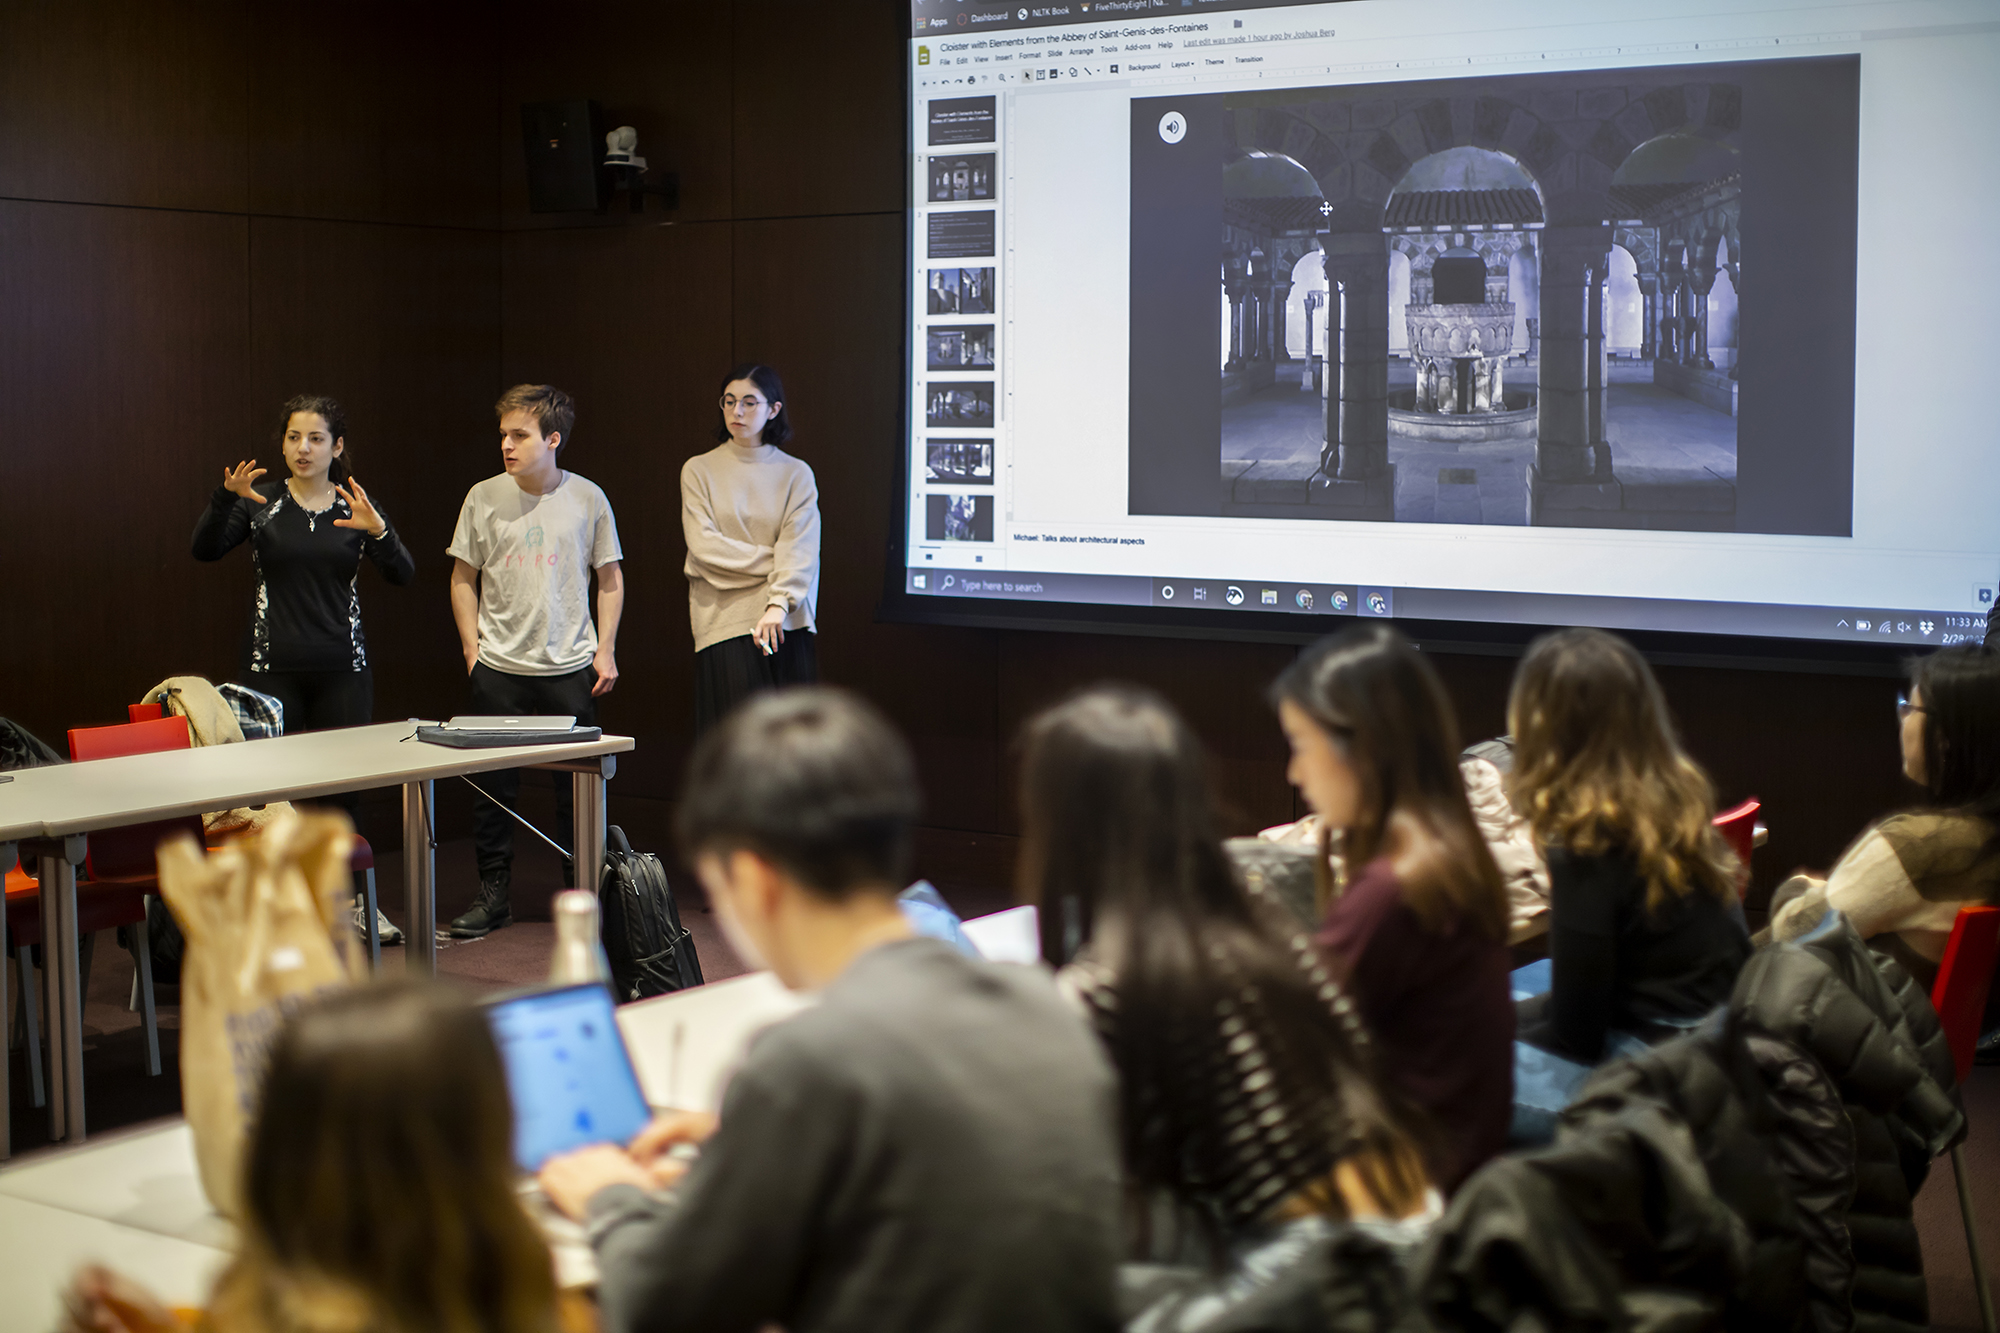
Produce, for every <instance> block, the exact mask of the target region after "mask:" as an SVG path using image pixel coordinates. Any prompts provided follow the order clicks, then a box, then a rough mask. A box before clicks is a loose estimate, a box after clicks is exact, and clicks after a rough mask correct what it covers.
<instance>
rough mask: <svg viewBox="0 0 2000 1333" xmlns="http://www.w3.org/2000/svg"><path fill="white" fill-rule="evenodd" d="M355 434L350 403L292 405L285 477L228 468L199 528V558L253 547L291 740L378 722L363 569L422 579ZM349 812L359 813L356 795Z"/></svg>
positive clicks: (271, 678) (250, 667)
mask: <svg viewBox="0 0 2000 1333" xmlns="http://www.w3.org/2000/svg"><path fill="white" fill-rule="evenodd" d="M346 435H347V420H346V413H345V412H343V411H342V409H341V406H340V404H339V403H337V402H335V401H334V400H333V399H331V398H327V397H324V396H320V395H300V396H299V397H297V398H294V399H292V400H291V401H290V402H288V403H286V404H285V406H284V424H283V428H282V433H281V436H280V440H281V444H282V447H283V449H284V457H285V468H286V473H285V476H284V480H283V481H282V482H278V481H275V480H272V479H270V478H269V473H268V469H266V468H263V467H260V466H258V465H257V464H256V463H255V462H254V461H251V460H247V459H246V460H244V461H242V462H239V463H237V464H236V466H234V467H225V468H224V469H223V472H222V485H221V486H220V487H218V488H217V489H216V491H215V494H214V495H213V496H211V497H210V499H209V504H208V508H207V510H205V511H204V512H203V514H202V516H201V521H200V522H198V523H197V524H196V525H195V530H194V556H195V559H197V560H220V559H221V558H222V557H223V556H225V555H227V554H229V552H230V551H232V550H234V549H235V548H236V547H238V546H240V545H242V544H243V543H244V542H246V541H247V542H248V543H249V544H250V562H251V566H252V568H253V569H254V570H255V572H256V580H257V588H256V597H255V601H254V602H253V603H252V607H253V609H252V611H251V621H250V643H249V649H248V653H247V660H246V661H245V663H244V666H245V668H246V669H247V671H248V675H247V676H246V677H245V682H246V683H247V684H249V685H250V686H251V687H252V688H254V689H258V690H261V691H263V692H264V693H265V694H269V695H272V696H274V697H275V698H277V699H278V700H279V701H280V702H281V703H283V704H284V706H285V730H286V731H287V732H288V733H289V732H299V731H316V730H320V729H322V728H327V727H353V726H361V725H363V724H365V723H367V722H369V721H370V720H371V714H372V711H373V708H374V703H375V682H374V677H373V675H372V673H371V672H370V671H369V667H368V645H367V640H366V638H365V637H364V636H363V634H362V632H361V595H360V592H359V589H358V587H357V583H358V579H359V575H360V569H361V561H362V559H363V557H366V558H367V559H368V561H369V562H370V563H372V564H373V565H374V566H375V567H376V568H377V569H378V570H380V571H381V572H382V577H383V578H384V579H385V580H387V581H388V582H389V583H392V584H395V585H397V586H402V585H404V584H407V583H409V582H410V580H411V579H412V578H413V577H414V576H415V574H416V564H415V562H414V561H413V560H411V558H410V552H409V549H408V548H407V547H405V546H404V545H403V543H402V540H401V539H400V538H399V537H397V535H396V531H395V529H394V528H393V527H392V526H391V525H390V523H389V520H388V518H387V517H386V516H385V515H384V514H383V513H382V511H381V510H380V509H378V508H376V506H375V503H374V501H373V500H372V499H371V498H370V497H369V494H368V492H367V491H366V490H365V489H364V488H363V487H362V485H361V483H360V482H358V481H356V480H355V479H354V476H353V473H352V471H351V468H352V457H351V456H350V455H349V453H348V450H347V440H346ZM341 804H343V805H344V806H346V807H347V808H348V810H349V812H350V813H352V809H353V804H354V802H353V799H352V798H347V799H346V800H344V801H342V802H341ZM377 924H378V927H387V923H386V921H384V922H378V923H377ZM393 932H394V928H393V927H387V928H386V929H384V930H383V942H384V943H390V942H392V938H393V940H400V938H401V936H400V935H399V934H393Z"/></svg>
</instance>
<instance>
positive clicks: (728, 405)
mask: <svg viewBox="0 0 2000 1333" xmlns="http://www.w3.org/2000/svg"><path fill="white" fill-rule="evenodd" d="M763 405H764V400H763V399H762V398H759V397H757V396H755V395H754V394H753V395H751V396H749V397H747V398H737V397H735V396H733V395H731V394H724V395H722V410H723V411H725V412H734V411H735V410H736V409H737V408H739V407H740V408H742V409H743V410H744V411H745V412H748V413H750V414H751V415H752V416H754V415H756V412H757V409H758V408H760V407H762V406H763Z"/></svg>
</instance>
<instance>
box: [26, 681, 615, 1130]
mask: <svg viewBox="0 0 2000 1333" xmlns="http://www.w3.org/2000/svg"><path fill="white" fill-rule="evenodd" d="M415 737H416V723H415V722H414V721H406V722H384V723H378V724H376V725H374V726H368V727H346V728H341V729H338V730H334V731H311V732H304V733H301V734H299V735H296V736H276V737H272V738H270V739H268V740H257V741H245V742H243V743H242V744H240V745H214V746H206V747H203V748H200V749H193V750H169V751H163V752H160V753H156V754H135V755H128V756H126V757H124V758H120V759H98V760H93V761H91V762H90V763H87V764H58V765H52V766H50V767H47V768H30V769H21V770H18V771H16V772H14V773H12V774H10V775H9V776H11V777H12V778H13V779H14V780H13V781H12V782H7V783H0V865H11V864H12V863H13V860H14V844H15V843H17V842H19V841H23V840H27V839H39V840H40V841H37V842H35V843H34V844H33V845H32V847H31V848H30V850H31V851H32V853H33V855H34V856H35V857H36V858H37V859H38V861H39V863H40V879H41V886H42V888H41V891H42V910H43V920H44V922H45V923H46V925H45V928H44V931H43V948H44V952H45V957H46V959H47V976H48V983H49V996H50V1001H49V1006H48V1008H49V1026H50V1041H49V1057H50V1063H51V1065H52V1066H53V1067H52V1068H51V1069H50V1071H49V1073H50V1078H49V1130H50V1137H51V1138H54V1139H63V1140H67V1141H69V1142H71V1143H81V1142H82V1141H83V1139H84V1113H83V996H82V992H81V990H80V988H79V986H78V984H77V946H78V939H77V916H76V871H77V867H78V866H80V865H82V864H83V859H84V852H85V850H86V846H87V839H88V835H90V834H92V833H95V832H99V831H101V830H103V829H109V828H120V827H123V826H125V825H128V824H145V823H151V822H153V821H155V820H162V819H176V818H179V817H181V816H184V815H194V814H201V813H203V812H204V811H209V810H233V809H236V808H237V807H238V806H246V805H265V804H269V803H270V802H272V801H288V800H309V799H312V798H314V797H321V796H332V795H335V794H337V793H340V792H350V791H364V790H368V789H370V788H375V787H393V786H401V787H402V789H403V886H404V890H405V892H406V894H407V898H408V904H409V926H408V929H406V930H405V931H404V937H405V941H406V945H405V947H406V949H407V950H408V954H407V957H408V959H409V960H410V965H412V966H415V967H418V968H421V969H422V970H424V971H427V972H435V971H436V970H437V900H436V885H435V884H434V882H433V872H434V869H435V864H436V862H435V847H436V839H435V837H434V832H435V828H434V819H433V803H432V798H433V784H434V783H435V782H436V781H437V779H439V778H454V777H461V776H467V775H471V774H476V773H490V772H494V771H496V770H500V769H509V768H555V769H561V770H564V771H567V772H569V773H571V774H572V775H573V781H574V783H575V797H576V816H575V827H574V829H573V832H572V836H573V838H574V841H573V842H572V843H571V848H572V853H573V859H574V861H575V863H576V865H577V866H578V867H580V868H583V869H582V878H584V879H586V880H588V881H590V885H589V886H590V887H591V888H593V889H594V888H595V887H596V884H595V876H594V872H593V871H591V870H590V869H588V868H589V867H594V866H600V865H602V864H603V863H604V828H605V820H604V784H605V781H606V779H608V778H610V777H611V775H612V774H613V773H615V772H616V771H617V760H616V759H615V758H614V756H616V755H619V754H623V753H625V752H627V751H629V750H631V749H632V748H633V742H632V738H631V737H629V736H604V737H601V738H600V739H598V740H594V741H584V742H577V743H570V744H561V745H516V746H508V747H505V748H501V749H490V750H460V749H454V748H451V747H449V746H443V745H430V744H426V743H424V742H422V741H419V740H417V739H415ZM4 911H5V908H4V906H0V913H4ZM5 924H6V920H5V917H4V915H0V927H4V925H5ZM5 1005H6V1001H5V996H4V995H0V1025H4V1022H5V1019H6V1009H5ZM0 1030H4V1027H0ZM4 1078H5V1075H4V1073H0V1158H4V1156H5V1155H6V1154H7V1152H8V1151H9V1148H8V1143H9V1140H10V1138H11V1133H10V1127H9V1125H8V1123H7V1105H8V1104H7V1101H6V1099H5V1096H6V1092H7V1087H6V1084H5V1082H4Z"/></svg>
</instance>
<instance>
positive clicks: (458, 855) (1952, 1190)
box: [7, 829, 2000, 1330]
mask: <svg viewBox="0 0 2000 1333" xmlns="http://www.w3.org/2000/svg"><path fill="white" fill-rule="evenodd" d="M1015 852H1016V841H1015V839H1012V838H1005V837H995V836H990V835H986V834H962V833H954V832H950V831H947V830H936V829H927V830H923V831H922V832H921V834H920V835H919V837H918V840H917V849H916V873H917V874H918V875H919V876H921V877H923V878H927V879H929V880H930V881H931V882H932V883H934V884H936V885H937V886H938V888H939V890H940V891H941V892H943V893H944V895H945V897H946V898H947V899H948V900H949V901H950V902H951V904H952V906H953V907H954V908H955V909H956V910H957V911H958V913H959V914H960V915H961V916H965V917H973V916H981V915H984V914H985V913H987V912H993V911H998V910H1000V909H1001V908H1004V907H1007V906H1010V905H1011V904H1012V893H1011V890H1010V888H1009V885H1010V884H1011V882H1012V878H1013V870H1014V856H1015ZM437 866H438V876H437V882H438V919H439V920H440V921H448V920H450V918H451V917H453V916H455V915H457V914H458V913H459V912H462V911H464V910H465V908H466V907H467V906H469V905H470V903H471V901H472V896H473V892H474V889H475V887H476V878H475V876H474V875H473V870H472V848H471V844H470V843H469V842H464V841H461V842H451V843H446V844H444V845H442V846H441V847H439V849H438V860H437ZM560 873H561V872H560V868H559V866H558V865H557V863H556V860H555V857H554V854H553V853H547V854H545V855H542V856H537V855H535V854H534V852H533V850H532V849H525V850H523V851H522V852H521V854H520V855H519V857H518V859H517V860H516V862H515V877H516V884H515V910H516V913H517V917H516V922H515V924H514V925H512V926H509V927H507V928H506V929H504V930H499V931H496V932H494V933H493V934H492V935H489V936H487V937H486V938H485V939H483V940H472V941H452V942H451V943H450V944H449V945H448V946H447V945H440V947H439V950H438V971H439V973H440V974H441V975H442V976H444V977H447V978H450V979H453V980H456V981H459V982H462V983H464V984H466V985H470V986H474V987H477V988H480V989H491V988H495V987H504V986H519V985H525V984H529V983H532V982H535V981H538V980H540V979H541V978H542V977H543V976H544V975H545V973H546V970H547V967H548V958H549V951H550V948H551V946H552V945H553V943H554V928H553V927H552V926H551V925H550V924H549V912H548V901H549V898H550V897H551V896H552V895H553V894H554V892H555V891H556V889H557V887H558V884H559V878H560ZM669 873H670V874H675V883H674V887H675V892H676V894H677V896H678V897H679V899H680V903H681V913H682V919H683V921H684V922H685V923H686V925H687V927H688V929H689V930H690V931H691V932H692V933H693V935H694V938H695V948H696V952H697V953H698V954H699V955H700V957H701V964H702V971H703V974H704V975H705V976H706V978H707V979H708V980H710V981H719V980H722V979H723V978H725V977H732V976H736V975H738V974H739V973H741V972H742V971H743V970H744V968H743V965H742V963H741V962H740V961H739V960H738V959H737V957H736V955H735V953H734V952H733V951H732V950H731V949H730V948H729V945H728V942H727V941H726V940H724V939H723V938H722V933H721V931H720V930H719V929H718V928H717V926H716V923H715V917H714V916H713V915H712V914H711V913H710V912H709V911H708V910H707V904H706V902H705V901H704V899H703V897H702V894H701V891H700V889H699V888H698V887H697V886H696V885H695V884H694V883H693V880H692V878H691V877H689V876H687V875H685V873H684V872H680V873H677V872H675V871H674V870H672V869H671V868H670V871H669ZM376 875H377V883H378V886H379V890H378V891H379V892H380V894H381V897H382V906H383V908H384V910H385V911H387V912H388V914H389V916H390V917H391V918H393V919H395V920H396V921H397V923H398V924H399V925H400V924H401V922H402V916H403V912H402V908H401V906H400V904H399V902H398V901H397V899H399V898H400V896H401V883H402V880H401V870H400V865H399V862H398V861H397V858H396V857H394V856H392V855H384V856H382V857H381V864H380V865H379V867H378V869H377V871H376ZM402 952H403V951H402V950H400V949H385V950H384V951H383V955H382V956H383V966H384V970H385V971H389V970H399V969H400V968H401V967H402ZM132 971H133V969H132V960H131V958H130V956H129V955H127V954H126V953H125V952H124V951H123V950H120V949H118V948H116V947H114V946H113V945H112V942H111V938H110V937H109V936H105V937H104V938H103V939H102V940H101V941H100V947H99V948H98V949H97V951H96V958H95V960H94V962H93V964H92V968H91V975H90V989H89V995H88V999H87V1003H86V1005H85V1009H84V1068H85V1071H86V1074H87V1076H88V1079H89V1082H88V1085H87V1090H86V1102H85V1106H86V1110H87V1112H88V1120H89V1125H90V1128H91V1131H92V1132H93V1133H103V1132H105V1131H108V1130H112V1129H116V1128H120V1127H122V1126H126V1125H134V1124H139V1123H142V1122H144V1121H148V1120H157V1119H161V1118H163V1117H166V1116H175V1115H179V1114H180V1111H181V1099H180V1065H179V1062H178V1059H177V1056H178V1053H179V1042H178V1041H177V1040H176V1028H177V1025H178V1022H179V1013H178V1010H177V1008H176V1007H175V1006H174V1005H173V1004H172V1003H168V1002H165V1001H166V1000H167V999H168V998H169V995H170V994H171V993H169V994H168V995H163V996H162V1000H163V1003H162V1004H161V1007H160V1061H161V1065H162V1073H161V1075H160V1077H158V1078H149V1077H147V1075H146V1046H145V1037H144V1034H143V1032H142V1031H141V1030H140V1026H139V1016H138V1015H137V1014H136V1013H132V1012H130V1011H128V1010H127V1008H126V1001H127V999H128V997H129V995H130V993H131V986H132ZM12 973H13V968H12V966H11V964H10V965H9V967H8V977H7V985H8V997H9V1012H10V1013H11V1012H12V1008H13V1004H14V997H15V996H16V995H17V994H18V992H17V991H16V990H14V989H13V986H14V982H13V976H12ZM8 1063H9V1067H10V1068H9V1074H10V1077H9V1083H8V1092H9V1100H10V1102H11V1109H12V1114H13V1144H14V1152H15V1158H16V1160H19V1158H20V1157H21V1156H23V1155H26V1154H32V1153H34V1152H36V1151H37V1150H42V1151H46V1150H47V1149H48V1115H47V1112H46V1111H39V1110H36V1109H34V1108H33V1107H32V1106H31V1105H30V1103H29V1087H28V1070H27V1060H26V1053H25V1051H24V1050H22V1049H15V1050H12V1051H10V1052H9V1061H8ZM1964 1091H1965V1106H1966V1113H1967V1115H1968V1116H1969V1118H1970V1119H1971V1122H1972V1135H1971V1138H1970V1139H1969V1140H1968V1142H1967V1144H1966V1158H1967V1162H1968V1165H1969V1167H1970V1170H1971V1175H1972V1179H1973V1182H1974V1183H1973V1191H1972V1192H1973V1197H1974V1199H1975V1200H1976V1202H1977V1204H1978V1206H1979V1207H1980V1209H1981V1213H1980V1217H1979V1222H1980V1228H1981V1237H1980V1238H1981V1240H1982V1241H1983V1242H1984V1249H1985V1259H1986V1269H1987V1272H1988V1273H1991V1274H1994V1275H1995V1276H1996V1277H2000V1067H1989V1068H1983V1069H1977V1070H1975V1071H1974V1072H1973V1075H1972V1077H1971V1078H1970V1079H1968V1080H1967V1082H1966V1087H1965V1090H1964ZM1916 1213H1917V1226H1918V1229H1919V1231H1920V1233H1921V1235H1922V1238H1923V1249H1924V1266H1925V1270H1926V1271H1927V1273H1928V1274H1929V1276H1930V1289H1931V1319H1932V1325H1933V1327H1935V1328H1938V1329H1943V1330H1953V1329H1966V1330H1972V1329H1977V1328H1978V1327H1979V1308H1978V1305H1977V1303H1976V1301H1975V1299H1974V1295H1973V1288H1972V1269H1971V1266H1970V1264H1969V1263H1968V1261H1967V1252H1966V1245H1965V1232H1964V1229H1963V1226H1962V1224H1961V1223H1960V1220H1959V1211H1958V1194H1957V1188H1956V1186H1955V1184H1954V1183H1953V1179H1952V1170H1951V1163H1950V1162H1949V1161H1948V1160H1945V1159H1940V1160H1939V1161H1938V1162H1937V1163H1935V1164H1934V1166H1933V1169H1932V1171H1931V1175H1930V1179H1929V1181H1928V1182H1927V1183H1926V1184H1925V1186H1924V1189H1923V1193H1922V1194H1921V1195H1920V1196H1919V1197H1918V1199H1917V1209H1916Z"/></svg>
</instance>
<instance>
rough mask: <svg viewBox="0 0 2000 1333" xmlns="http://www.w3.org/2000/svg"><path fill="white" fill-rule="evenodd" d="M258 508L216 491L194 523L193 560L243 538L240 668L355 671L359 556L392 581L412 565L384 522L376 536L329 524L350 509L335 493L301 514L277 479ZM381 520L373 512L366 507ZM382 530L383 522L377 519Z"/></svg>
mask: <svg viewBox="0 0 2000 1333" xmlns="http://www.w3.org/2000/svg"><path fill="white" fill-rule="evenodd" d="M263 494H264V495H265V496H266V497H267V499H266V500H265V502H264V503H263V504H259V503H257V502H256V501H255V500H250V499H245V498H244V497H242V496H239V495H237V494H235V493H234V492H233V491H231V490H230V489H229V488H228V487H226V486H224V487H217V488H216V492H215V494H214V495H213V496H211V497H210V498H209V502H208V508H207V509H206V510H204V511H203V512H202V516H201V521H200V522H198V523H196V524H195V525H194V558H195V559H197V560H220V559H221V558H222V557H223V556H225V555H228V554H229V553H230V552H231V551H233V550H235V549H236V547H238V546H240V545H242V543H243V542H244V541H246V540H247V541H249V543H250V560H251V564H252V565H253V566H254V567H255V569H256V572H257V595H256V601H255V603H254V610H253V611H252V619H251V624H250V670H252V671H253V672H264V671H359V670H361V669H362V668H364V667H366V666H367V665H368V643H367V639H366V638H365V636H363V634H362V632H361V593H360V590H359V589H358V588H357V587H356V582H357V579H358V577H359V575H360V571H361V558H362V557H363V556H367V557H368V559H369V560H371V561H372V562H374V565H375V567H376V568H377V569H379V570H381V571H382V577H383V578H384V579H386V580H388V581H389V582H390V583H392V584H396V585H398V586H401V585H403V584H407V583H408V582H409V581H410V580H411V579H412V578H414V577H415V576H416V572H417V566H416V562H415V561H414V560H412V559H411V558H410V552H409V548H408V547H406V546H404V545H403V542H402V539H401V538H399V537H398V536H397V535H396V529H395V527H394V525H393V524H392V525H390V526H389V527H387V528H385V529H384V530H383V533H382V535H381V536H380V537H370V536H368V535H367V534H366V533H364V532H362V531H361V530H360V529H359V528H339V527H335V526H334V523H333V521H334V520H335V519H337V518H348V517H350V516H351V515H352V513H353V511H352V510H351V509H350V508H349V507H348V504H347V501H345V500H343V499H341V498H340V497H339V496H337V495H336V496H335V497H334V500H333V505H332V507H331V508H329V509H326V510H324V511H322V512H320V513H308V512H306V510H305V509H303V508H301V507H300V505H299V503H298V502H297V501H296V500H294V499H293V498H292V493H291V491H290V489H288V488H287V487H286V485H285V483H284V482H282V481H280V482H278V483H277V484H276V485H275V486H266V487H265V489H264V491H263ZM376 512H377V513H381V507H380V506H379V505H378V506H377V507H376ZM382 521H383V522H384V523H388V521H389V516H388V515H387V514H382Z"/></svg>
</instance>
